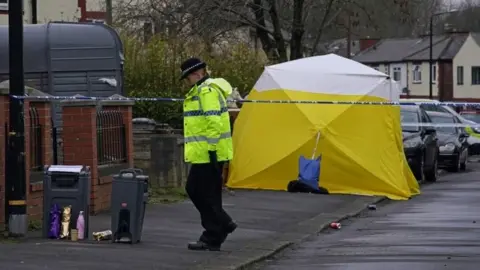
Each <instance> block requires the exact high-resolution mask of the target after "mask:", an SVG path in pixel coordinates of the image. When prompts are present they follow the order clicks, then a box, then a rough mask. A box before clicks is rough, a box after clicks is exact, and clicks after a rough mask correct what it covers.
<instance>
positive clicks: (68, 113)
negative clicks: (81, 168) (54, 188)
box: [62, 103, 98, 212]
mask: <svg viewBox="0 0 480 270" xmlns="http://www.w3.org/2000/svg"><path fill="white" fill-rule="evenodd" d="M79 104H80V103H75V104H71V105H65V106H64V107H63V113H62V121H63V134H62V138H63V163H64V164H65V165H85V166H89V167H90V171H91V181H92V183H91V184H92V186H91V198H90V210H91V211H92V212H96V210H97V209H96V207H95V199H96V197H97V196H98V195H97V193H98V188H97V187H96V185H97V184H98V183H97V180H96V179H98V165H97V164H98V160H97V129H96V126H97V118H96V116H97V109H96V107H95V104H94V103H89V104H85V105H84V106H83V105H82V106H80V105H79Z"/></svg>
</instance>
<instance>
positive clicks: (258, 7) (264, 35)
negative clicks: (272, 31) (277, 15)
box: [250, 0, 276, 60]
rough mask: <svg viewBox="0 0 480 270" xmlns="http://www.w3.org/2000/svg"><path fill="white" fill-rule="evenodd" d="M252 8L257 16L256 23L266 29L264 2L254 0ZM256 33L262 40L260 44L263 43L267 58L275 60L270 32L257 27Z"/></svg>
mask: <svg viewBox="0 0 480 270" xmlns="http://www.w3.org/2000/svg"><path fill="white" fill-rule="evenodd" d="M250 8H251V9H252V11H253V14H254V15H255V22H256V23H257V24H258V25H260V26H262V27H264V28H266V24H265V12H264V9H263V5H262V0H253V4H250ZM255 32H256V33H257V38H258V39H260V42H261V43H262V48H263V51H264V52H265V54H266V55H267V57H268V58H269V59H270V60H273V59H272V58H276V57H275V55H274V54H275V52H274V50H273V49H274V46H273V44H272V41H271V40H270V37H269V36H268V32H267V31H265V30H264V29H262V28H261V27H258V26H257V27H255Z"/></svg>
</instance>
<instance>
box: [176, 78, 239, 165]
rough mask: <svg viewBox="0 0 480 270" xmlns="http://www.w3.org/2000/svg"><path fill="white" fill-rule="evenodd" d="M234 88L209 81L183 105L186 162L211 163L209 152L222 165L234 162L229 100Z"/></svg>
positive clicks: (197, 86) (193, 91)
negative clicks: (230, 161) (213, 153)
mask: <svg viewBox="0 0 480 270" xmlns="http://www.w3.org/2000/svg"><path fill="white" fill-rule="evenodd" d="M231 93H232V86H231V85H230V84H229V83H228V82H227V81H226V80H225V79H221V78H217V79H210V78H209V79H207V80H205V81H204V82H203V83H202V84H200V85H195V86H193V87H192V89H190V91H189V92H188V94H187V95H186V97H185V101H184V103H183V117H184V119H183V130H184V140H185V161H186V162H189V163H194V164H199V163H200V164H201V163H209V162H210V158H209V155H208V151H216V152H217V160H218V161H227V160H231V159H232V158H233V144H232V134H231V131H230V117H229V114H228V108H227V102H226V97H227V96H228V95H230V94H231Z"/></svg>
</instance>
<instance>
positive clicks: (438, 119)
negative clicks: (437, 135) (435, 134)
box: [430, 115, 457, 134]
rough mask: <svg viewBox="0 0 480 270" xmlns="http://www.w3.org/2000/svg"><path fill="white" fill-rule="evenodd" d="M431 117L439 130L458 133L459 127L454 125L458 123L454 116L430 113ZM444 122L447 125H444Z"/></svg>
mask: <svg viewBox="0 0 480 270" xmlns="http://www.w3.org/2000/svg"><path fill="white" fill-rule="evenodd" d="M430 118H431V119H432V122H433V123H434V125H435V129H436V130H437V131H439V132H443V133H450V134H456V133H457V128H456V127H455V126H453V125H454V124H456V123H455V120H454V119H453V117H450V116H439V115H430ZM442 124H443V125H445V126H442Z"/></svg>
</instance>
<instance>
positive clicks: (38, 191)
mask: <svg viewBox="0 0 480 270" xmlns="http://www.w3.org/2000/svg"><path fill="white" fill-rule="evenodd" d="M29 108H35V109H36V111H37V113H38V115H37V117H38V122H39V124H40V126H41V141H40V144H41V150H42V152H41V159H42V164H43V165H51V164H52V163H53V145H52V143H53V142H52V118H51V115H52V113H51V106H50V103H49V102H48V101H30V102H28V105H27V102H26V103H25V115H26V116H29V112H28V110H29ZM25 119H26V123H25V136H26V137H25V138H26V139H25V150H26V153H25V154H26V157H27V159H26V160H27V161H28V163H30V155H31V154H32V153H30V147H29V145H30V143H32V142H31V141H30V136H29V135H30V130H29V129H28V127H29V125H30V124H31V123H32V122H31V119H30V117H25ZM27 119H28V122H27ZM27 132H28V133H27ZM27 136H28V137H27ZM30 165H31V164H29V166H27V170H28V171H27V172H28V173H27V188H28V189H27V204H28V209H27V213H28V215H29V218H30V219H32V220H40V219H42V217H43V171H31V170H30V168H31V166H30Z"/></svg>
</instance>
